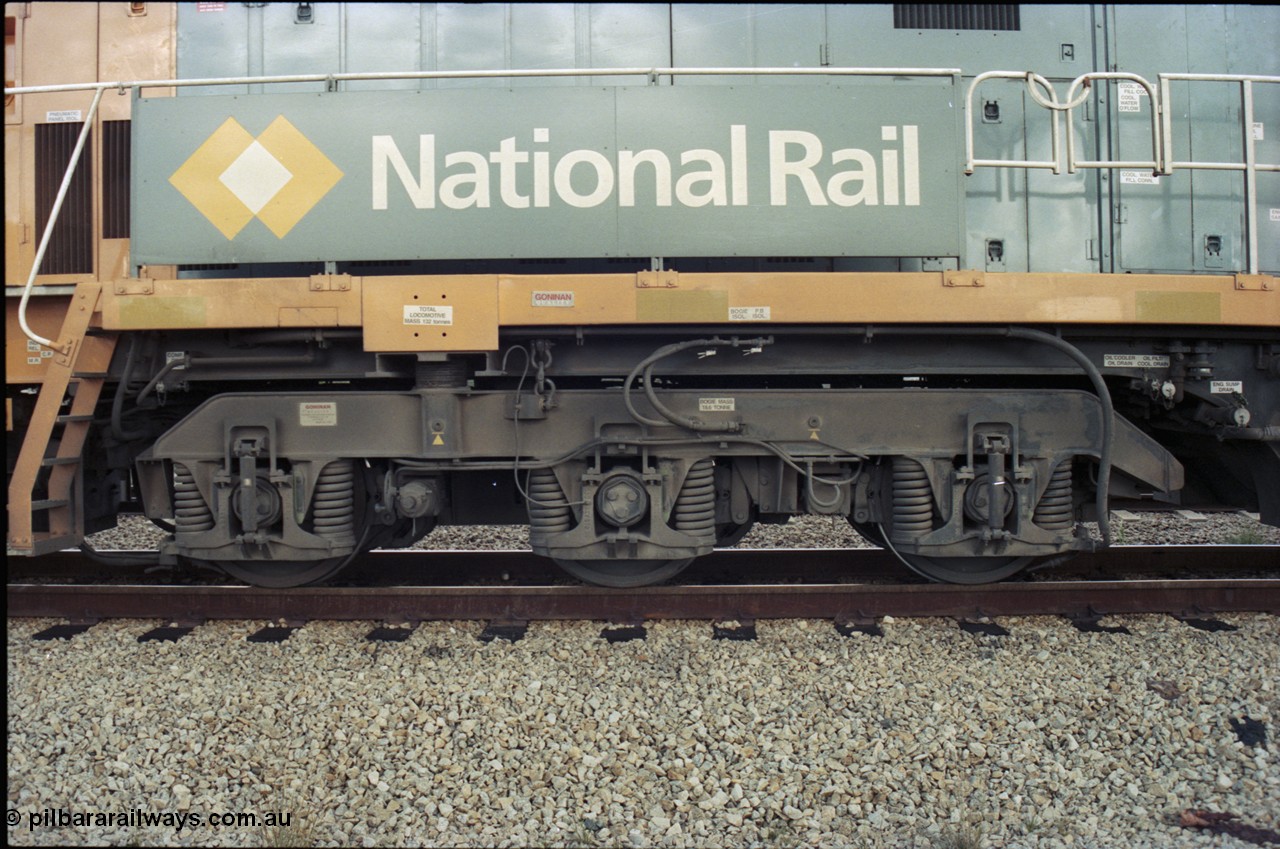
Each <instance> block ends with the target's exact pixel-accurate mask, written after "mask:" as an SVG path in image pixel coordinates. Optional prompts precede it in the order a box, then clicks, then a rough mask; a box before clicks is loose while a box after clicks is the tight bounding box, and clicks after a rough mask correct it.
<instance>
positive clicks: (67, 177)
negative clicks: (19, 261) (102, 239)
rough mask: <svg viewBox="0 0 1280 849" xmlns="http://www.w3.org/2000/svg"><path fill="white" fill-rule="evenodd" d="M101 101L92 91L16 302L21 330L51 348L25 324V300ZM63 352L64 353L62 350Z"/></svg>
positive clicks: (34, 279) (50, 345)
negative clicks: (87, 109) (25, 282)
mask: <svg viewBox="0 0 1280 849" xmlns="http://www.w3.org/2000/svg"><path fill="white" fill-rule="evenodd" d="M101 101H102V89H98V90H97V91H96V92H94V95H93V103H92V105H90V106H89V114H88V115H86V116H85V117H84V126H83V127H81V128H80V137H79V138H77V139H76V146H75V150H73V151H72V152H71V162H70V163H69V164H68V165H67V173H65V174H63V175H62V185H61V186H59V187H58V197H57V198H56V199H55V200H54V201H53V209H51V210H50V211H49V221H48V222H47V223H46V224H45V227H44V235H42V236H41V237H40V247H38V248H36V259H35V262H33V263H32V264H31V274H30V275H29V276H28V277H27V285H26V286H25V287H24V288H23V290H22V300H21V301H19V302H18V326H19V327H21V328H22V332H23V333H25V334H26V335H27V338H28V339H30V340H31V341H32V342H35V343H37V344H39V345H43V346H45V347H46V348H53V347H54V343H53V342H52V341H51V340H49V339H46V338H44V337H43V336H41V335H40V334H38V333H36V332H35V331H34V330H32V329H31V326H30V325H28V324H27V301H29V300H30V299H31V287H32V286H34V285H35V282H36V275H37V274H38V273H39V272H40V264H41V263H42V262H44V254H45V251H47V250H48V249H49V242H50V241H51V240H52V238H53V227H54V225H55V224H57V223H58V213H59V212H61V211H62V202H63V201H64V200H66V199H67V190H68V189H70V188H71V176H72V175H73V174H74V173H75V170H76V165H78V164H79V163H80V154H81V152H82V151H83V150H84V143H85V140H86V139H87V138H89V130H90V128H92V127H93V119H94V116H96V115H97V114H98V104H99V103H100V102H101ZM63 353H66V352H65V351H63Z"/></svg>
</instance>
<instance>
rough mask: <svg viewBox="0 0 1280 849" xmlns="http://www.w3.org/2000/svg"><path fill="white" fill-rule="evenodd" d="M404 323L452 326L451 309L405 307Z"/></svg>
mask: <svg viewBox="0 0 1280 849" xmlns="http://www.w3.org/2000/svg"><path fill="white" fill-rule="evenodd" d="M404 323H405V324H414V325H430V326H432V327H449V326H450V325H452V324H453V307H418V306H406V307H405V308H404Z"/></svg>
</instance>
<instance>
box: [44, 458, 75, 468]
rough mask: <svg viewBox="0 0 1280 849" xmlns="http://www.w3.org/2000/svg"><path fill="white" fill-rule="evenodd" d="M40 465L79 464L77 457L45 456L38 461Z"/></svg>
mask: <svg viewBox="0 0 1280 849" xmlns="http://www.w3.org/2000/svg"><path fill="white" fill-rule="evenodd" d="M40 465H41V466H45V467H48V466H78V465H80V458H79V457H45V458H44V459H43V460H41V461H40Z"/></svg>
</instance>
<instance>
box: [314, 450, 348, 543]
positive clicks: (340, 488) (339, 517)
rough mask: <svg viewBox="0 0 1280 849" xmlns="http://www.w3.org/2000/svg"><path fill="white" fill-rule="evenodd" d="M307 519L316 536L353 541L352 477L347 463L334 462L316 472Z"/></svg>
mask: <svg viewBox="0 0 1280 849" xmlns="http://www.w3.org/2000/svg"><path fill="white" fill-rule="evenodd" d="M311 518H312V526H313V528H314V529H315V534H316V536H321V537H326V538H328V539H333V540H344V541H351V542H354V541H355V537H356V473H355V467H354V466H353V465H352V463H351V461H350V460H335V461H334V462H332V463H329V464H327V465H326V466H325V467H324V469H322V470H321V471H320V475H319V477H317V478H316V491H315V495H313V496H312V498H311Z"/></svg>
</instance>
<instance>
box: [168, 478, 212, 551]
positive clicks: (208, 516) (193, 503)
mask: <svg viewBox="0 0 1280 849" xmlns="http://www.w3.org/2000/svg"><path fill="white" fill-rule="evenodd" d="M173 527H174V531H175V532H176V533H180V534H198V533H202V532H204V531H208V530H212V529H213V512H212V511H211V510H210V509H209V505H208V504H205V503H204V496H202V495H201V494H200V489H199V487H197V486H196V478H195V475H193V474H192V473H191V470H190V469H188V468H187V467H186V466H184V465H182V464H181V463H174V464H173Z"/></svg>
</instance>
